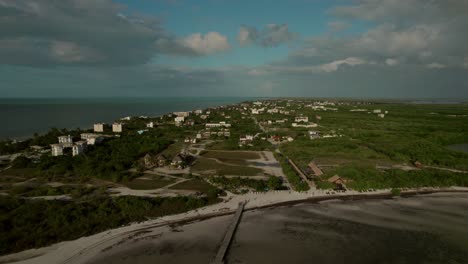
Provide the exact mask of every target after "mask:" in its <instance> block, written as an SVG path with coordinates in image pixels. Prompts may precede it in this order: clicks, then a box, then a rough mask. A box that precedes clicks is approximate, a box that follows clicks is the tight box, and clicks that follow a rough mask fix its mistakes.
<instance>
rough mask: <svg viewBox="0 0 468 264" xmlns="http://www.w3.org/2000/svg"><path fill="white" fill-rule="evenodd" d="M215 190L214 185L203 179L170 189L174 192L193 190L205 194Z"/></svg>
mask: <svg viewBox="0 0 468 264" xmlns="http://www.w3.org/2000/svg"><path fill="white" fill-rule="evenodd" d="M213 188H214V187H213V186H212V185H210V184H209V183H207V182H206V181H204V180H201V179H193V180H188V181H184V182H181V183H178V184H176V185H173V186H171V187H169V189H173V190H191V191H197V192H202V193H205V194H207V193H208V192H209V191H210V190H212V189H213Z"/></svg>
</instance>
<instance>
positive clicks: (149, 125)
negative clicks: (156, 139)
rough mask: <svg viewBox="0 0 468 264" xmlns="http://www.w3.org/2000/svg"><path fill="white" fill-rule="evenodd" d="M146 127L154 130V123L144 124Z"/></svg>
mask: <svg viewBox="0 0 468 264" xmlns="http://www.w3.org/2000/svg"><path fill="white" fill-rule="evenodd" d="M146 127H147V128H154V123H153V122H149V123H147V124H146Z"/></svg>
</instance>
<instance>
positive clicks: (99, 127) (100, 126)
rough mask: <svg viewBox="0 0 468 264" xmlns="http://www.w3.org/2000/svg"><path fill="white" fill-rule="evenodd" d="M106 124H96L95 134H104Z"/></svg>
mask: <svg viewBox="0 0 468 264" xmlns="http://www.w3.org/2000/svg"><path fill="white" fill-rule="evenodd" d="M105 125H106V124H104V123H96V124H94V132H104V127H105Z"/></svg>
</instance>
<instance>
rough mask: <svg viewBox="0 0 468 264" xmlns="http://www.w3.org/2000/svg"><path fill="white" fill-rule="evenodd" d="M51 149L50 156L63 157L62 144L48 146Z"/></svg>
mask: <svg viewBox="0 0 468 264" xmlns="http://www.w3.org/2000/svg"><path fill="white" fill-rule="evenodd" d="M50 147H51V148H52V156H54V157H57V156H62V155H63V145H62V144H52V145H50Z"/></svg>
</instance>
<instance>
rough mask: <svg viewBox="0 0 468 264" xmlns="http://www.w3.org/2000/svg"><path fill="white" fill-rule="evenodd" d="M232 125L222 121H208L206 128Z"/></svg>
mask: <svg viewBox="0 0 468 264" xmlns="http://www.w3.org/2000/svg"><path fill="white" fill-rule="evenodd" d="M216 127H231V124H229V123H226V122H225V121H221V122H219V123H206V124H205V128H216Z"/></svg>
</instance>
